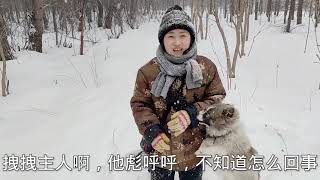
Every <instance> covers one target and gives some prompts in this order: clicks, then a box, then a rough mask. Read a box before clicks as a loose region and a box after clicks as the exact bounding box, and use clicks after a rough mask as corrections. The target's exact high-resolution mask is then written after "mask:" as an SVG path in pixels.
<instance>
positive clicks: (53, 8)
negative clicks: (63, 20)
mask: <svg viewBox="0 0 320 180" xmlns="http://www.w3.org/2000/svg"><path fill="white" fill-rule="evenodd" d="M51 11H52V20H53V29H54V32H55V35H56V45H58V44H59V41H58V25H57V18H56V17H57V9H56V5H55V4H53V5H52V6H51Z"/></svg>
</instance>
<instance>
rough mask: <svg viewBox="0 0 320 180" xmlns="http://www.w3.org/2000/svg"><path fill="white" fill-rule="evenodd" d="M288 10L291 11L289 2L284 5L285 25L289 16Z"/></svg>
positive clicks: (287, 0)
mask: <svg viewBox="0 0 320 180" xmlns="http://www.w3.org/2000/svg"><path fill="white" fill-rule="evenodd" d="M288 10H289V0H286V2H285V3H284V18H283V24H285V23H286V22H287V21H286V20H287V14H288Z"/></svg>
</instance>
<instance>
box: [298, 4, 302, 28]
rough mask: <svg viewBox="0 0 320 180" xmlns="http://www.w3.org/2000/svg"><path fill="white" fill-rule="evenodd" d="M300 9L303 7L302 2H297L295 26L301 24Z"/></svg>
mask: <svg viewBox="0 0 320 180" xmlns="http://www.w3.org/2000/svg"><path fill="white" fill-rule="evenodd" d="M302 7H303V0H299V3H298V10H297V24H301V23H302Z"/></svg>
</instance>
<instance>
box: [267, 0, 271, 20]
mask: <svg viewBox="0 0 320 180" xmlns="http://www.w3.org/2000/svg"><path fill="white" fill-rule="evenodd" d="M271 5H272V0H268V4H267V17H268V22H270V21H271V7H272V6H271Z"/></svg>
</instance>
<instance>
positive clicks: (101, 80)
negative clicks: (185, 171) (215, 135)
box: [0, 18, 320, 180]
mask: <svg viewBox="0 0 320 180" xmlns="http://www.w3.org/2000/svg"><path fill="white" fill-rule="evenodd" d="M281 22H282V19H280V18H279V19H276V23H275V24H273V23H271V24H269V23H266V22H264V20H262V22H260V21H256V22H253V24H252V26H251V27H250V31H251V35H250V39H249V41H248V43H247V45H246V52H247V54H248V51H249V49H250V47H251V44H252V42H253V39H252V38H253V36H254V35H255V34H257V33H258V32H259V31H260V30H262V32H261V33H260V34H259V35H258V36H257V37H256V39H255V41H254V44H253V46H252V51H251V53H250V55H249V56H245V57H243V58H242V59H239V60H238V64H237V78H236V80H235V81H234V82H233V83H234V84H233V87H232V89H231V90H228V96H227V98H226V100H225V101H226V102H231V103H233V104H236V106H237V107H238V108H239V109H240V111H241V120H242V122H243V124H244V125H245V128H246V131H247V133H248V135H249V137H250V139H251V141H252V143H253V145H254V147H255V148H256V149H257V150H258V151H259V154H261V155H264V156H265V158H264V163H266V162H267V161H268V160H269V159H270V158H271V155H272V154H274V155H275V156H276V157H277V158H279V160H278V163H279V164H280V166H281V168H282V171H280V172H279V171H269V170H263V171H262V174H261V179H262V180H277V179H279V180H280V179H281V180H289V179H290V180H293V179H294V180H302V179H303V180H305V179H306V180H309V179H310V180H315V179H319V178H320V170H319V169H320V167H316V169H313V170H311V171H310V172H305V171H304V170H303V169H301V160H302V159H301V156H304V155H307V154H310V155H320V143H319V141H318V138H319V135H320V132H319V130H318V129H319V126H320V122H319V117H320V111H319V109H320V89H319V88H320V87H319V86H320V85H319V83H320V61H318V60H317V58H316V56H315V54H316V42H315V34H314V29H313V28H312V29H311V31H310V35H309V40H308V46H307V51H306V53H304V45H305V38H306V34H307V30H308V29H307V27H308V26H307V25H308V24H307V20H305V21H304V22H305V23H304V24H303V25H300V26H294V27H295V28H294V30H293V32H292V33H291V34H287V33H284V32H283V25H282V24H281ZM211 24H212V25H211V26H210V33H209V37H210V38H208V40H206V41H204V40H199V41H198V52H199V53H198V54H201V55H205V56H207V57H209V58H210V59H212V61H213V62H214V63H215V64H216V65H217V66H218V69H219V71H220V72H219V73H220V76H221V79H222V80H223V83H224V85H225V87H226V88H227V84H226V82H227V79H226V62H225V54H224V47H223V43H222V40H221V37H220V34H219V32H218V29H217V28H216V26H215V25H214V22H212V23H211ZM224 27H225V30H226V34H227V38H228V40H229V41H230V43H231V44H229V46H231V47H233V46H234V45H233V42H234V41H235V38H234V34H235V33H234V30H233V29H232V28H231V27H230V26H229V25H226V24H224ZM157 30H158V22H153V21H151V22H148V23H145V24H143V25H141V27H140V28H139V29H136V30H129V31H127V32H126V33H125V34H124V35H122V36H121V37H120V38H119V39H113V40H107V39H106V38H105V33H104V31H103V30H99V29H98V30H96V31H95V33H92V34H91V35H92V36H93V35H94V37H95V38H96V39H97V40H98V43H97V44H94V45H93V44H90V43H86V46H85V55H84V56H80V55H78V54H79V53H78V49H79V48H78V47H79V46H78V42H77V41H73V40H70V42H72V43H73V45H74V46H73V48H57V47H55V45H54V42H55V41H54V36H53V34H50V33H47V34H45V35H44V43H43V44H44V53H42V54H39V53H36V52H30V51H22V52H19V53H17V54H16V57H17V59H15V60H13V61H9V62H8V65H7V66H8V70H7V71H8V78H9V80H10V95H9V96H7V97H5V98H3V97H0V124H1V126H0V149H1V150H0V157H1V159H0V162H1V164H2V167H1V170H0V179H1V180H2V179H3V180H20V179H23V180H27V179H30V180H31V179H32V180H37V179H39V180H40V179H46V180H51V179H52V180H53V179H71V180H72V179H77V180H80V179H89V178H90V179H92V180H99V179H101V180H102V179H103V180H105V179H108V180H122V179H123V180H124V179H137V180H138V179H139V180H148V179H149V177H148V172H147V171H146V170H145V169H144V170H143V171H137V172H134V171H109V168H110V166H109V165H108V159H109V157H110V156H111V155H112V154H120V155H121V157H125V156H126V155H128V154H130V153H131V152H136V151H137V150H138V149H139V140H140V135H139V134H138V131H137V128H136V125H135V123H134V120H133V117H132V114H131V109H130V106H129V100H130V98H131V96H132V92H133V86H134V81H135V77H136V72H137V70H138V68H139V67H140V66H142V65H143V64H145V63H146V62H147V61H148V60H149V59H151V58H152V57H154V55H155V50H156V48H157V46H158V42H157ZM318 33H319V32H318ZM232 54H233V52H232ZM316 62H318V63H316ZM24 154H25V156H29V155H30V154H31V155H32V156H35V157H36V158H37V162H36V165H37V167H38V168H39V169H41V168H44V165H43V163H44V160H41V158H43V157H44V156H45V154H46V155H47V156H48V157H54V160H48V162H52V163H53V164H49V165H48V168H57V167H58V166H59V164H60V163H61V162H62V155H65V160H66V163H67V164H68V165H69V166H70V167H72V166H73V156H74V155H90V170H89V171H88V172H87V171H85V170H82V171H78V170H77V169H72V171H69V170H68V169H67V168H65V167H62V169H60V170H59V171H40V170H38V171H36V172H33V171H22V170H21V168H22V167H21V166H19V167H17V168H18V170H19V171H5V170H4V169H3V168H5V166H6V165H5V164H4V163H5V162H6V159H5V157H6V155H7V156H9V157H10V156H11V158H10V159H11V160H14V157H15V156H16V157H19V158H20V159H19V161H20V162H18V163H20V164H21V163H23V160H22V159H23V158H22V157H23V155H24ZM284 155H296V156H299V168H300V170H299V171H294V170H292V171H286V172H285V171H284ZM3 158H4V159H3ZM38 158H40V159H38ZM316 160H317V163H319V162H320V160H319V157H317V159H316ZM12 164H14V163H11V165H12ZM100 167H101V169H99V168H100ZM267 167H268V166H267V165H266V166H265V168H267ZM10 168H13V167H12V166H11V167H10ZM98 171H99V172H98ZM203 179H204V180H210V179H218V178H217V177H215V172H214V171H213V170H211V169H210V167H207V169H206V171H205V173H204V178H203Z"/></svg>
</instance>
